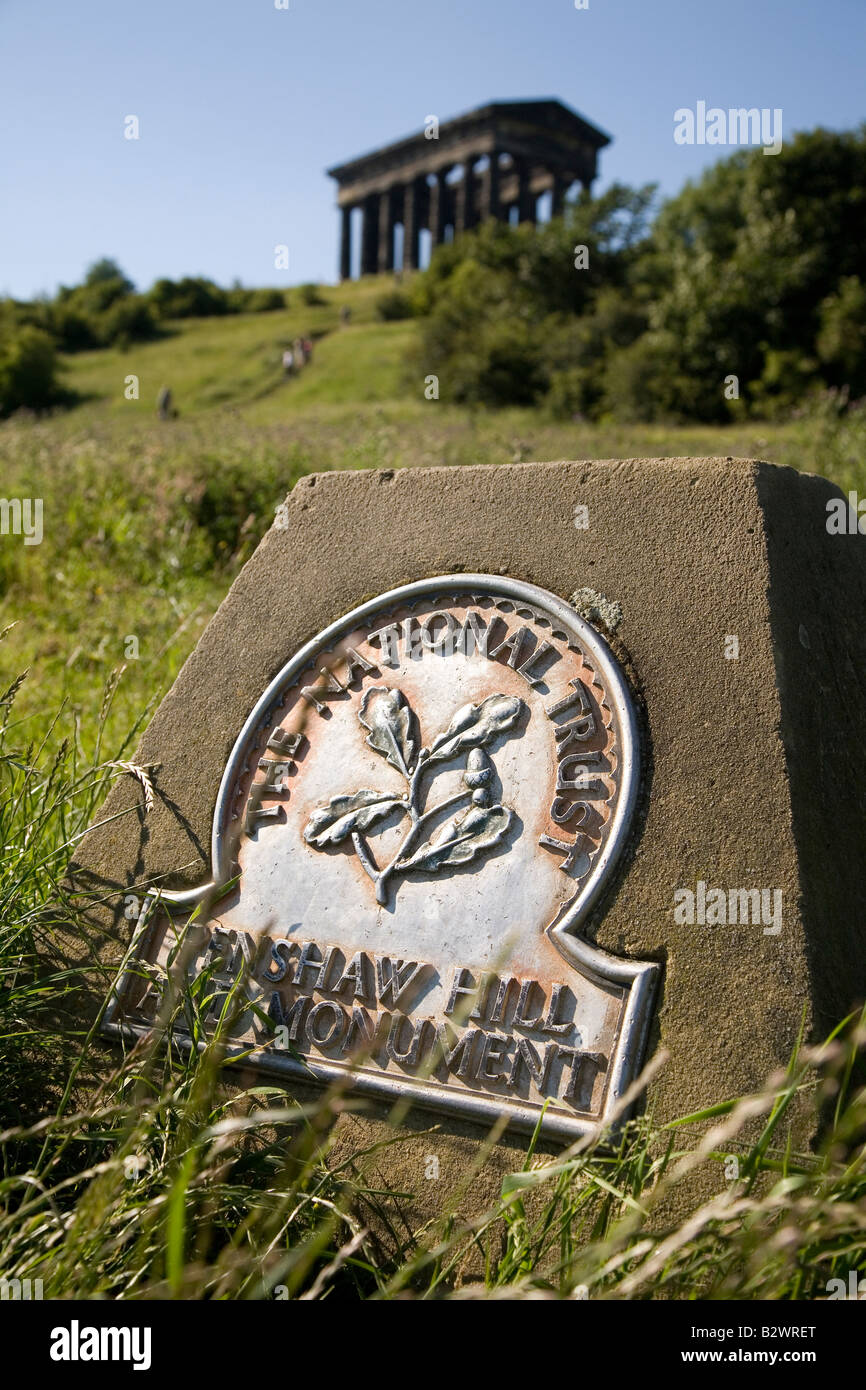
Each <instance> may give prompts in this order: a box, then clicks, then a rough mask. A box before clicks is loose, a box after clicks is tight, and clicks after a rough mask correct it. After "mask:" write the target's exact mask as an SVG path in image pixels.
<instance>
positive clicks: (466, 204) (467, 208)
mask: <svg viewBox="0 0 866 1390" xmlns="http://www.w3.org/2000/svg"><path fill="white" fill-rule="evenodd" d="M474 179H475V160H474V159H467V160H464V162H463V177H462V179H461V180H460V182H459V183H458V185H457V211H456V214H455V217H454V235H455V236H459V235H460V233H461V232H468V231H469V228H470V227H471V226H472V224H473V222H474V220H475V208H474V204H473V198H472V194H473V191H474Z"/></svg>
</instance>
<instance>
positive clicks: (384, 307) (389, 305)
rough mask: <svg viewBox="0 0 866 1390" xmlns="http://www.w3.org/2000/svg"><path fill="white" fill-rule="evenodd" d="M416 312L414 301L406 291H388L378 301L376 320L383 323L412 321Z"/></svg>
mask: <svg viewBox="0 0 866 1390" xmlns="http://www.w3.org/2000/svg"><path fill="white" fill-rule="evenodd" d="M414 312H415V311H414V309H413V306H412V300H411V298H410V297H409V295H408V294H407V293H406V291H405V290H396V289H395V290H387V291H386V293H385V294H380V295H379V298H378V299H377V300H376V318H377V319H380V320H381V321H382V323H391V322H393V321H395V320H397V319H410V318H411V317H412V315H413V313H414Z"/></svg>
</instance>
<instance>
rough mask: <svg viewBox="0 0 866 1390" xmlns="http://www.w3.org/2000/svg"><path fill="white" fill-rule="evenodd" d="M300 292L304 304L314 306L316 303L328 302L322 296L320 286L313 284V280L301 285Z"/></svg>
mask: <svg viewBox="0 0 866 1390" xmlns="http://www.w3.org/2000/svg"><path fill="white" fill-rule="evenodd" d="M298 294H299V295H300V296H301V303H302V304H307V305H310V306H313V305H315V304H325V303H326V302H327V301H326V300H325V299H323V298H322V295H321V292H320V290H319V286H318V285H314V284H312V282H309V283H307V284H305V285H301V286H299V288H298Z"/></svg>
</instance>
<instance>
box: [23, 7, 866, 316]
mask: <svg viewBox="0 0 866 1390" xmlns="http://www.w3.org/2000/svg"><path fill="white" fill-rule="evenodd" d="M289 4H290V8H289V9H288V10H278V9H276V8H275V4H274V0H139V3H137V4H132V3H124V2H123V0H77V3H73V0H0V55H2V70H3V77H2V83H0V142H2V156H0V171H2V172H0V179H2V217H0V292H4V291H5V292H8V293H12V294H14V295H17V296H19V297H29V296H31V295H33V294H36V293H38V292H40V291H43V290H47V291H53V289H54V288H55V286H56V285H57V284H58V283H60V282H64V283H67V284H70V283H75V282H76V281H78V280H79V279H80V278H81V275H82V271H83V270H84V268H85V266H86V265H88V264H89V263H90V262H91V261H93V260H94V259H96V258H97V257H98V256H101V255H108V256H113V257H115V258H116V259H117V260H118V261H119V262H120V263H121V265H122V266H123V267H124V269H125V270H126V271H127V273H128V274H129V275H130V276H131V278H132V279H133V280H135V281H136V283H137V284H138V285H140V286H142V287H146V286H147V285H149V284H150V283H151V282H152V281H153V280H154V279H155V278H157V277H158V276H160V275H169V276H172V277H176V276H179V275H183V274H203V275H209V276H211V277H213V278H214V279H216V280H218V281H219V282H220V283H223V284H227V283H229V282H230V281H231V280H232V279H233V278H234V277H239V278H240V279H241V280H242V281H243V283H244V284H248V285H263V284H279V283H286V284H296V283H299V282H301V281H304V280H333V279H335V278H336V265H337V215H336V212H335V208H334V193H335V185H334V184H333V182H332V181H331V180H330V179H328V178H327V176H326V175H325V172H324V171H325V169H326V167H328V166H329V165H331V164H333V163H338V162H341V161H343V160H345V159H348V158H351V157H352V156H353V155H356V154H361V153H363V152H365V151H366V150H368V149H371V148H374V147H375V146H377V145H379V144H383V143H386V142H388V141H389V140H392V139H396V138H398V137H399V136H401V135H407V134H410V133H412V132H413V131H416V130H420V129H421V128H422V126H423V124H424V119H425V117H426V116H428V115H431V114H435V115H437V116H438V117H439V118H440V119H441V120H445V119H447V118H448V117H449V116H454V115H458V114H460V113H461V112H462V111H465V110H468V109H470V108H471V107H473V106H477V105H480V104H481V103H483V102H485V101H490V100H509V99H516V98H521V97H537V96H556V97H559V98H561V99H562V100H563V101H565V102H566V103H568V104H569V105H571V106H573V107H575V108H576V109H577V110H578V111H580V112H581V113H582V114H583V115H585V116H586V117H587V118H588V119H589V120H591V121H593V122H594V123H596V124H598V125H600V126H601V127H602V129H604V130H606V131H608V133H610V134H611V135H613V137H614V144H613V145H612V146H610V147H609V148H608V149H607V150H605V151H604V152H603V153H602V156H601V179H600V181H599V182H598V183H597V184H596V190H600V189H602V188H604V187H605V186H606V185H607V184H608V183H609V182H611V181H612V180H620V181H624V182H626V183H632V184H637V183H644V182H648V181H656V182H658V183H659V184H660V186H661V189H662V191H663V192H665V193H673V192H676V191H677V189H678V188H679V187H681V185H682V183H683V182H684V180H685V179H686V178H687V177H689V176H692V175H694V174H696V173H697V172H698V171H699V170H700V168H701V167H702V166H703V165H704V164H706V163H709V162H712V160H713V159H714V158H717V157H719V154H720V153H722V154H723V153H725V151H719V150H718V149H715V148H713V147H707V146H703V147H700V146H695V147H683V146H678V145H676V144H675V143H674V140H673V112H674V110H675V109H676V108H678V107H684V106H691V107H694V105H695V103H696V102H697V101H699V100H704V101H706V102H707V103H708V105H710V106H712V105H717V106H721V107H724V108H728V107H730V106H757V107H770V108H773V107H781V108H782V111H783V113H784V132H785V134H786V135H789V134H790V133H791V132H792V131H794V130H798V129H805V128H808V127H811V126H815V125H819V124H820V125H825V126H829V127H832V128H837V129H841V128H846V127H852V126H855V125H857V124H859V123H860V122H861V121H862V120H863V119H864V115H866V112H864V104H866V103H864V91H866V84H864V60H866V0H590V8H589V9H588V10H581V11H579V10H576V9H575V6H574V0H289ZM128 115H136V116H138V118H139V121H140V139H139V140H138V141H131V140H126V139H124V138H123V122H124V118H125V117H126V116H128ZM277 243H286V244H287V245H288V246H289V248H290V264H289V270H288V271H287V272H286V271H283V272H279V271H276V270H275V269H274V253H273V248H274V246H275V244H277Z"/></svg>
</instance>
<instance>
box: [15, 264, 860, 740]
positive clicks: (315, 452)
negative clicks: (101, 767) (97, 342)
mask: <svg viewBox="0 0 866 1390" xmlns="http://www.w3.org/2000/svg"><path fill="white" fill-rule="evenodd" d="M387 288H389V286H388V284H387V283H383V282H382V281H381V280H377V279H373V280H366V281H362V282H359V283H356V284H351V285H346V286H340V287H330V288H328V287H325V288H323V289H322V291H321V298H322V300H323V302H322V303H321V304H315V305H306V304H304V303H303V302H302V298H301V294H300V292H299V291H293V292H292V294H291V304H290V307H289V308H288V309H287V310H285V311H284V312H273V313H259V314H249V315H242V316H233V317H230V318H210V319H201V320H191V321H185V322H183V323H179V324H176V325H174V327H173V331H172V333H171V335H170V336H167V337H165V338H163V339H161V340H159V341H156V342H153V343H148V344H142V345H134V346H133V347H130V348H129V349H126V350H119V349H110V350H106V351H102V352H88V353H81V354H77V355H75V356H73V357H69V358H67V359H66V362H65V376H66V381H67V384H68V385H69V386H70V387H71V388H72V389H73V390H74V391H76V392H77V393H79V397H80V399H81V404H79V405H78V406H77V407H76V408H74V409H72V410H71V411H68V412H60V413H58V414H56V415H55V416H53V417H50V418H44V419H40V420H33V419H27V418H21V417H18V418H15V419H12V420H9V421H7V422H5V423H4V424H2V425H0V468H2V474H0V476H2V480H3V482H2V488H0V492H2V495H3V496H5V497H10V498H11V497H30V498H42V499H43V507H44V538H43V540H42V543H41V544H40V545H38V546H25V545H24V544H23V541H22V540H21V538H19V537H4V538H3V539H2V542H0V628H2V627H3V626H5V625H6V624H8V623H11V622H15V623H16V624H17V625H16V627H15V628H14V629H13V631H12V632H11V633H10V634H9V637H8V639H7V641H6V642H5V643H4V644H3V648H2V650H0V661H2V672H0V693H2V690H4V689H5V688H6V686H7V685H9V683H10V682H11V681H12V680H13V679H14V678H15V677H16V676H17V675H18V673H19V672H20V671H21V670H22V669H23V668H24V667H25V666H29V667H30V668H31V678H30V680H28V682H27V683H26V685H25V686H24V687H23V689H22V690H21V692H20V694H19V697H18V703H17V705H16V712H17V714H18V715H19V717H20V716H23V715H27V716H36V717H38V718H40V719H41V718H42V717H43V716H44V711H45V709H46V708H51V709H53V708H56V706H57V705H58V703H59V702H60V701H61V700H62V699H64V698H66V699H67V700H68V702H69V704H70V707H71V709H73V710H75V711H78V712H79V713H80V716H81V728H82V738H83V739H84V742H85V745H86V746H87V745H88V740H89V738H90V732H89V731H92V729H93V728H94V727H95V716H96V711H97V708H98V704H99V697H100V691H101V689H102V687H103V686H104V684H105V682H106V681H108V680H109V678H111V676H112V673H113V672H115V671H116V670H117V669H118V668H119V667H120V666H123V665H125V667H126V669H125V672H124V674H123V678H122V681H121V684H120V689H119V692H118V695H117V698H116V700H115V704H114V710H113V714H112V716H111V720H110V723H109V728H108V737H109V741H110V739H111V737H114V736H116V735H118V734H119V733H120V731H121V730H125V729H126V728H128V727H129V725H130V724H131V723H132V722H133V720H134V719H135V718H137V717H138V716H139V715H140V714H141V712H142V710H143V709H144V708H145V706H146V705H147V704H148V703H149V702H150V701H152V700H154V699H156V698H157V697H158V696H159V695H160V694H161V693H163V692H164V691H165V689H166V688H167V687H168V685H169V684H170V683H171V681H172V679H173V678H174V676H175V675H176V673H177V671H178V669H179V667H180V664H181V663H182V661H183V660H184V659H185V657H186V655H187V654H188V652H189V651H190V649H191V648H192V646H193V645H194V643H195V641H196V639H197V637H198V635H199V633H200V632H201V629H202V627H203V626H204V624H205V623H206V621H207V619H208V618H209V617H210V615H211V614H212V612H213V611H214V609H215V608H216V606H217V604H218V603H219V602H220V600H221V599H222V598H223V596H224V595H225V593H226V590H227V589H228V587H229V584H230V583H231V580H232V578H233V577H234V575H235V574H236V573H237V571H238V569H239V567H240V565H241V564H242V563H243V561H244V560H245V559H246V558H247V557H248V555H249V554H250V553H251V551H252V549H253V548H254V546H255V544H256V542H257V540H258V539H259V537H260V536H261V535H262V534H263V533H264V531H265V530H266V529H267V527H268V526H269V524H270V523H271V521H272V520H273V515H274V509H275V508H276V507H277V506H278V504H279V502H280V501H281V500H282V498H283V497H284V495H285V493H286V491H287V490H288V489H289V488H290V487H291V486H292V485H293V484H294V482H295V481H296V480H297V478H298V477H300V476H301V475H302V474H304V473H308V472H311V471H321V470H324V469H329V468H377V467H388V468H402V467H414V466H419V465H441V464H448V465H460V464H467V463H490V464H496V463H508V462H512V461H523V460H527V459H556V458H600V457H612V456H613V457H616V456H636V455H661V454H680V455H682V454H706V455H709V454H721V455H751V456H757V457H763V458H769V459H771V460H773V461H775V462H778V463H788V464H792V465H793V466H795V467H800V468H807V469H810V470H812V471H816V472H823V473H826V474H828V475H829V476H830V477H833V478H835V479H836V481H838V482H839V483H840V484H841V485H842V486H843V487H846V488H847V487H856V486H858V480H859V479H862V477H863V463H862V460H863V457H864V448H863V444H864V426H863V424H862V423H858V419H857V417H852V418H851V419H849V421H848V422H841V423H840V422H839V421H837V420H836V419H835V418H834V417H833V415H832V413H828V414H827V415H826V417H820V416H819V417H816V416H812V417H810V418H808V419H802V420H799V421H795V422H792V423H788V424H784V425H772V426H770V425H766V424H763V423H760V422H758V423H755V422H751V423H745V424H742V425H736V426H727V427H710V426H694V427H683V428H670V427H665V426H624V425H614V424H605V425H591V424H588V423H586V422H582V421H579V420H575V421H566V422H562V421H554V420H552V419H548V418H545V417H544V416H543V415H541V414H540V413H539V412H537V411H532V410H518V409H514V410H506V411H502V412H497V413H487V412H481V411H474V412H473V411H470V410H467V409H465V408H461V407H457V406H455V405H453V404H451V403H449V400H448V381H447V379H446V378H442V379H441V380H440V399H438V400H433V401H430V400H426V399H425V397H424V377H425V375H426V373H427V372H428V371H435V364H425V363H423V362H421V361H420V359H418V358H417V357H413V356H412V355H411V349H412V346H413V343H414V341H415V325H414V323H413V322H412V321H411V320H409V321H399V322H395V323H382V322H380V321H378V319H377V317H376V310H375V305H376V301H377V300H378V298H379V297H380V296H381V295H382V294H383V292H384V291H385V290H386V289H387ZM343 304H348V305H349V307H350V309H351V319H350V322H349V324H348V325H341V323H340V307H341V305H343ZM297 336H309V337H311V338H313V339H314V340H315V351H314V356H313V361H312V362H311V363H310V364H309V365H308V366H307V367H306V368H305V369H304V371H303V372H302V373H301V375H300V376H298V377H295V378H292V379H289V380H286V379H285V377H284V376H283V373H282V369H281V365H280V361H281V354H282V350H283V348H284V346H285V345H286V344H287V343H289V342H291V340H292V339H293V338H294V337H297ZM132 374H134V375H136V376H137V377H138V378H139V383H140V396H139V399H138V400H132V401H130V400H126V399H125V398H124V382H125V378H126V377H127V376H129V375H132ZM163 384H166V385H168V386H170V387H171V389H172V393H173V397H174V402H175V405H176V407H177V409H178V412H179V415H178V418H177V419H175V420H172V421H167V422H161V421H159V420H158V419H157V418H156V414H155V402H156V396H157V393H158V391H159V389H160V387H161V386H162V385H163ZM130 638H134V639H135V641H134V642H130V641H129V639H130ZM33 727H34V728H35V727H37V725H36V724H34V725H33Z"/></svg>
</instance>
